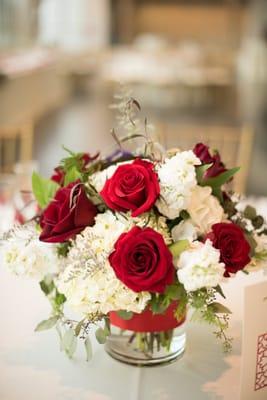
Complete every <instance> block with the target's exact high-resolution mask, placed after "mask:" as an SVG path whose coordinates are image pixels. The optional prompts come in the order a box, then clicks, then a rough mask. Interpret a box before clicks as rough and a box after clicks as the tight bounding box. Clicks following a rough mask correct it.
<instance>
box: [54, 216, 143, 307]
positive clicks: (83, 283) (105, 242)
mask: <svg viewBox="0 0 267 400" xmlns="http://www.w3.org/2000/svg"><path fill="white" fill-rule="evenodd" d="M132 226H133V221H132V220H131V219H130V217H129V218H128V217H127V215H124V216H122V215H120V214H119V213H115V214H113V213H112V212H111V211H106V212H105V213H103V214H98V215H97V217H96V221H95V225H94V226H92V227H88V228H86V229H85V230H84V231H83V232H82V233H81V234H80V235H77V238H76V240H75V241H74V242H73V246H72V248H71V250H70V252H69V254H68V257H67V260H66V264H67V266H66V269H65V271H64V272H63V273H62V274H61V275H60V276H59V278H58V281H57V286H58V289H59V291H60V292H61V293H63V294H65V296H66V298H67V304H68V305H69V306H70V307H72V308H73V309H75V310H76V311H79V312H81V313H84V314H88V313H96V312H99V313H107V312H109V311H112V310H121V309H124V310H127V311H133V312H136V313H140V312H141V311H143V309H144V308H145V306H146V304H147V302H148V300H149V299H150V294H149V293H147V292H142V293H135V292H133V291H132V290H130V289H128V288H127V287H126V286H125V285H124V284H123V283H122V282H121V281H120V280H118V279H117V277H116V276H115V273H114V271H113V269H112V267H111V266H110V264H109V262H108V256H109V254H110V253H111V252H112V251H113V248H114V244H115V243H116V241H117V239H118V238H119V236H120V235H121V234H122V233H124V232H126V231H129V230H130V229H131V227H132Z"/></svg>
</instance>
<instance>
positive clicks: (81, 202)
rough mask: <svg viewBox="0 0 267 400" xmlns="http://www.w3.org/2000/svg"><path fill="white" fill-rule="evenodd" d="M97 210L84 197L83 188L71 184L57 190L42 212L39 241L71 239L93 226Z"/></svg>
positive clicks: (77, 184)
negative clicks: (87, 227)
mask: <svg viewBox="0 0 267 400" xmlns="http://www.w3.org/2000/svg"><path fill="white" fill-rule="evenodd" d="M96 214H97V209H96V207H95V206H94V204H93V203H92V202H91V201H90V200H89V199H88V197H87V196H86V193H85V190H84V186H83V185H82V184H81V183H80V182H79V181H76V182H72V183H70V184H69V185H68V186H66V187H64V188H60V189H58V191H57V192H56V194H55V197H54V199H53V200H52V201H51V203H50V204H49V205H48V207H47V208H46V209H45V210H44V211H43V214H42V215H41V220H40V225H41V228H42V233H41V235H40V240H42V241H43V242H50V243H61V242H64V241H66V240H68V239H71V238H73V237H74V236H75V235H76V234H77V233H79V232H81V231H82V230H83V229H84V228H85V227H86V226H91V225H93V224H94V218H95V215H96Z"/></svg>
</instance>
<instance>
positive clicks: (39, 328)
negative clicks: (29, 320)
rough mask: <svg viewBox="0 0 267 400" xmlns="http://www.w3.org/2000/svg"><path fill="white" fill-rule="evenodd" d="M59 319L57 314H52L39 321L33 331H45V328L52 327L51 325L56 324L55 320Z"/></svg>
mask: <svg viewBox="0 0 267 400" xmlns="http://www.w3.org/2000/svg"><path fill="white" fill-rule="evenodd" d="M58 319H59V316H57V315H56V316H54V317H51V318H49V319H45V320H44V321H42V322H40V323H39V324H38V325H37V326H36V328H35V332H40V331H45V330H47V329H51V328H53V326H55V325H56V323H57V321H58Z"/></svg>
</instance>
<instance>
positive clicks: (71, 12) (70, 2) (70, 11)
mask: <svg viewBox="0 0 267 400" xmlns="http://www.w3.org/2000/svg"><path fill="white" fill-rule="evenodd" d="M109 32H110V7H109V0H97V1H95V0H42V2H41V4H40V7H39V42H40V43H41V44H44V45H56V46H58V47H61V48H62V49H64V50H70V51H78V52H79V51H82V50H91V49H96V48H102V47H105V46H106V45H108V44H109V36H110V34H109Z"/></svg>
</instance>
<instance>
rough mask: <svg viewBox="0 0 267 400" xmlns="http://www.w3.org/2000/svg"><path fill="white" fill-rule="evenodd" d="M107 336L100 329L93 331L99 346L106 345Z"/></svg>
mask: <svg viewBox="0 0 267 400" xmlns="http://www.w3.org/2000/svg"><path fill="white" fill-rule="evenodd" d="M107 336H108V335H107V333H106V331H105V330H104V329H102V328H98V329H97V330H96V331H95V337H96V340H97V341H98V343H99V344H104V343H106V340H107Z"/></svg>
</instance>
